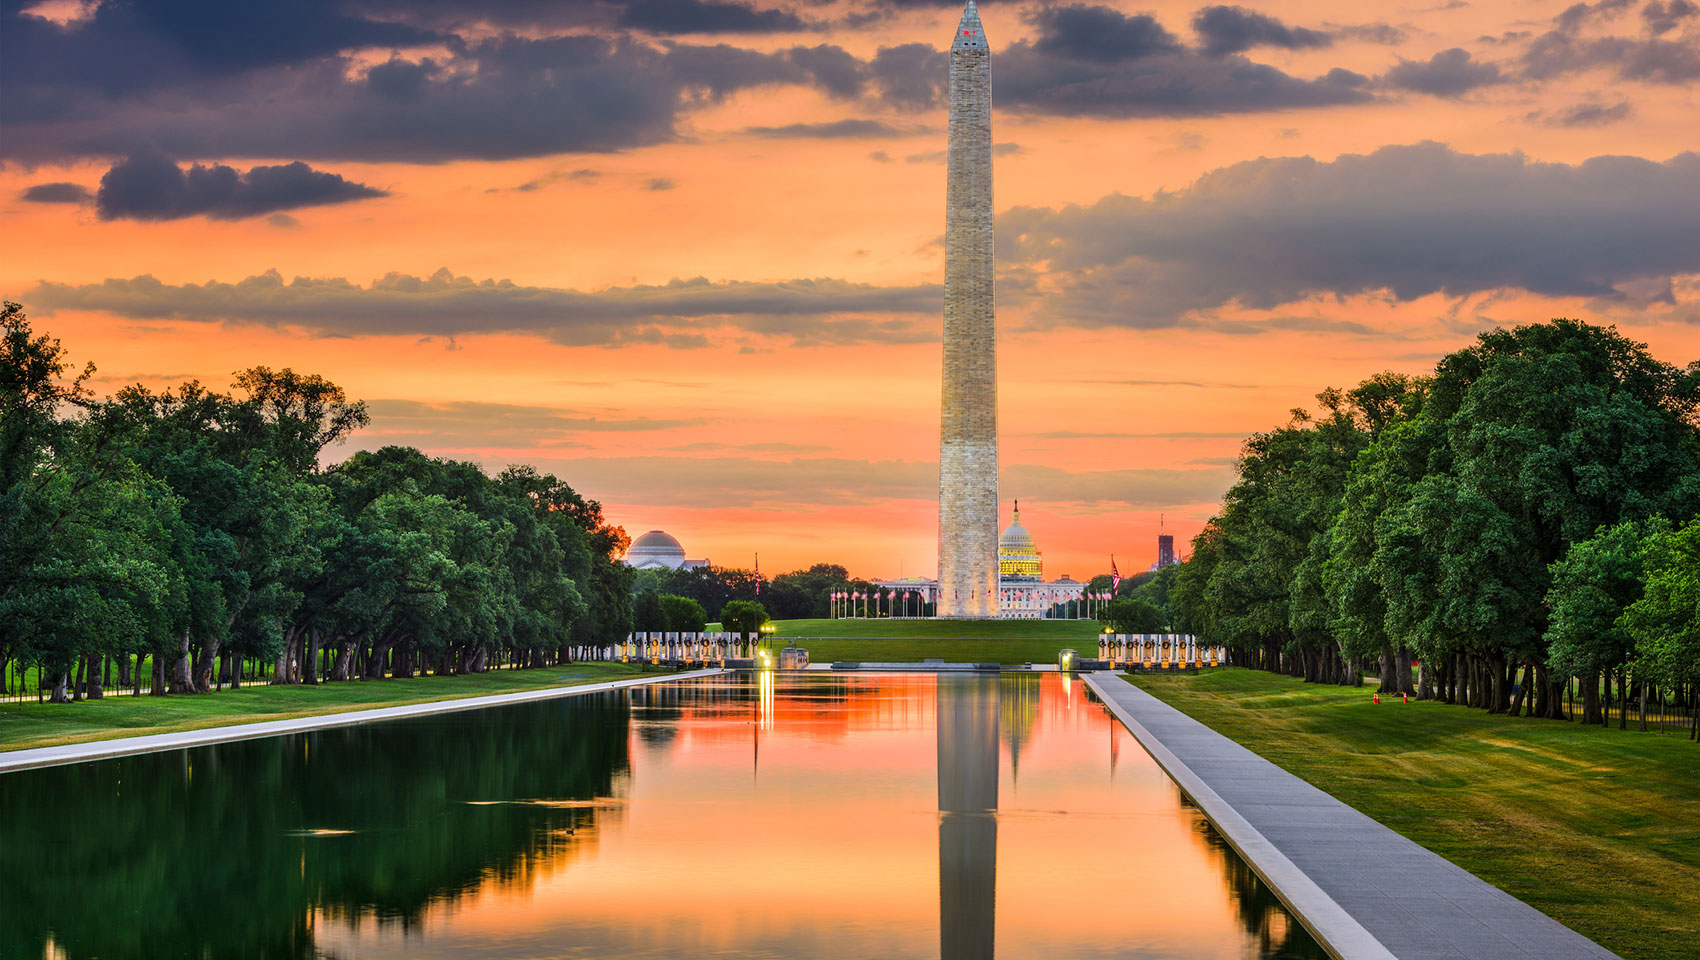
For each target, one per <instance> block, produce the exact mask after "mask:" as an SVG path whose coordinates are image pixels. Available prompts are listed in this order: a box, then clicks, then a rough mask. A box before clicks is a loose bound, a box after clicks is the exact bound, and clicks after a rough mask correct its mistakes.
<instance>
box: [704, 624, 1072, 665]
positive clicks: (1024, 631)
mask: <svg viewBox="0 0 1700 960" xmlns="http://www.w3.org/2000/svg"><path fill="white" fill-rule="evenodd" d="M774 627H775V628H776V629H775V631H774V634H773V637H772V639H770V641H769V643H768V645H769V646H770V647H772V648H775V649H777V648H779V647H783V646H785V645H786V644H787V643H789V642H791V640H793V639H795V640H796V642H797V645H798V646H800V647H807V648H808V650H809V659H810V660H812V661H813V662H815V663H830V662H833V661H835V660H855V661H861V662H871V663H902V662H910V661H917V662H918V661H921V660H925V659H927V658H929V657H937V658H939V659H942V660H945V661H948V662H951V663H1028V662H1031V663H1056V662H1057V652H1058V651H1060V650H1062V649H1063V648H1064V647H1071V648H1073V649H1075V650H1077V651H1079V652H1080V653H1082V654H1084V655H1086V656H1097V653H1098V646H1097V643H1098V641H1097V636H1098V624H1097V622H1096V621H1093V620H775V621H774ZM710 629H714V628H713V627H712V626H711V627H710Z"/></svg>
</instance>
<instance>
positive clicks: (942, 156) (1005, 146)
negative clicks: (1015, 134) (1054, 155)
mask: <svg viewBox="0 0 1700 960" xmlns="http://www.w3.org/2000/svg"><path fill="white" fill-rule="evenodd" d="M1025 152H1026V151H1025V150H1023V149H1022V148H1021V144H1019V143H994V144H992V156H994V157H1013V156H1015V155H1017V154H1021V153H1025ZM903 159H904V161H905V162H908V163H944V162H945V161H946V160H949V159H950V151H948V150H928V151H926V152H924V153H912V154H910V155H909V156H907V157H904V158H903Z"/></svg>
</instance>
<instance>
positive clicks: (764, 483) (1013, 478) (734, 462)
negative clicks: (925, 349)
mask: <svg viewBox="0 0 1700 960" xmlns="http://www.w3.org/2000/svg"><path fill="white" fill-rule="evenodd" d="M1235 436H1240V435H1239V434H1236V435H1235ZM538 466H539V468H540V469H547V470H551V471H559V472H561V473H562V474H563V475H566V476H570V477H572V480H573V487H574V489H577V490H579V491H580V492H581V493H583V494H584V495H585V496H587V497H595V498H599V499H602V500H604V501H605V502H610V501H615V500H617V501H618V502H620V503H622V504H626V505H641V506H674V507H716V506H724V505H725V504H726V503H729V502H736V503H740V504H744V505H746V506H750V507H753V508H757V509H761V508H781V507H791V506H799V505H809V506H811V507H815V506H845V505H860V504H868V503H873V502H876V501H880V500H923V501H924V500H931V499H935V498H936V497H937V496H938V482H939V468H938V464H937V463H936V462H931V461H917V460H883V461H881V460H856V459H850V458H839V457H795V458H790V459H756V458H752V457H688V456H683V457H675V456H641V457H625V458H612V457H580V458H574V459H572V460H570V461H567V462H563V463H559V464H556V463H551V462H549V461H548V460H547V458H544V459H543V460H541V461H540V462H539V464H538ZM680 476H689V477H690V478H691V482H690V483H679V482H678V478H679V477H680ZM1232 482H1233V473H1232V471H1231V470H1228V469H1225V468H1222V467H1207V468H1202V469H1172V470H1170V469H1130V470H1093V471H1078V472H1076V471H1068V470H1063V469H1060V468H1057V467H1050V466H1044V465H1039V464H1021V463H1008V464H1004V465H1003V467H1002V470H1001V479H1000V481H999V484H1000V486H1001V488H1002V489H1005V490H1011V491H1019V492H1020V496H1021V499H1023V500H1030V501H1031V502H1033V503H1044V504H1061V503H1069V504H1073V503H1086V504H1095V505H1103V506H1120V507H1136V508H1144V507H1161V506H1167V505H1170V504H1181V503H1211V502H1215V501H1216V500H1217V499H1219V498H1220V496H1221V494H1222V492H1223V491H1225V490H1227V488H1228V486H1229V485H1230V484H1231V483H1232Z"/></svg>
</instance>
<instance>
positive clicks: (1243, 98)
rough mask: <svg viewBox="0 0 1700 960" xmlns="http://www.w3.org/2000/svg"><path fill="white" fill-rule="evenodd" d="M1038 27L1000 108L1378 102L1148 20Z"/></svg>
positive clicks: (1340, 79)
mask: <svg viewBox="0 0 1700 960" xmlns="http://www.w3.org/2000/svg"><path fill="white" fill-rule="evenodd" d="M1036 22H1037V24H1038V26H1039V35H1038V36H1037V37H1036V38H1034V39H1033V40H1031V41H1028V40H1021V41H1017V42H1016V43H1014V44H1012V45H1011V46H1010V47H1009V48H1008V49H1006V50H1004V51H1003V52H1002V53H1001V54H999V55H998V57H997V60H996V64H997V66H996V69H994V70H993V71H992V86H993V94H994V99H995V100H996V102H997V103H998V104H999V105H1000V106H1003V107H1009V108H1012V109H1014V110H1016V111H1019V112H1022V113H1039V114H1053V115H1060V116H1099V117H1139V116H1183V117H1184V116H1214V115H1218V114H1224V113H1249V112H1257V111H1265V110H1290V109H1299V108H1305V107H1326V106H1333V105H1337V104H1347V103H1362V102H1365V101H1368V100H1370V99H1372V96H1371V94H1370V93H1369V92H1368V91H1367V90H1366V89H1364V87H1365V86H1366V84H1367V82H1368V78H1366V77H1363V76H1361V75H1359V74H1356V73H1353V72H1351V71H1349V70H1340V69H1335V70H1332V71H1330V72H1328V73H1327V74H1325V75H1324V76H1322V77H1320V78H1318V79H1315V80H1305V79H1300V78H1298V77H1293V76H1289V75H1288V74H1286V73H1283V72H1281V71H1280V70H1278V69H1276V68H1274V67H1270V66H1266V65H1263V64H1259V63H1253V62H1252V61H1250V60H1247V59H1246V58H1245V57H1242V56H1239V55H1238V54H1231V53H1230V54H1226V55H1222V56H1210V55H1205V54H1203V53H1200V52H1198V51H1196V50H1191V49H1188V48H1185V47H1183V46H1181V45H1180V44H1179V41H1178V40H1176V39H1175V38H1174V36H1173V34H1171V33H1169V32H1168V31H1167V30H1165V29H1164V28H1163V27H1162V26H1161V25H1160V24H1158V23H1157V22H1156V21H1155V20H1153V19H1152V18H1151V17H1149V16H1147V15H1144V14H1138V15H1134V16H1128V15H1125V14H1122V13H1121V12H1119V11H1116V10H1112V9H1110V8H1108V7H1101V6H1087V5H1081V4H1075V5H1071V6H1063V7H1051V8H1047V9H1045V10H1044V11H1042V12H1041V13H1039V14H1038V15H1037V19H1036ZM917 46H919V45H917ZM941 56H942V55H941ZM914 99H918V98H914ZM937 101H938V97H937V96H935V97H934V98H933V100H932V101H931V102H933V103H936V102H937Z"/></svg>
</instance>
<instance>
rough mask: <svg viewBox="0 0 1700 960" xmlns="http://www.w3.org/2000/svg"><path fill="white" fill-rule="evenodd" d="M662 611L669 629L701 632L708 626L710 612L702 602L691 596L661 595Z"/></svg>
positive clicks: (680, 631) (682, 631)
mask: <svg viewBox="0 0 1700 960" xmlns="http://www.w3.org/2000/svg"><path fill="white" fill-rule="evenodd" d="M661 612H662V614H663V616H664V617H665V619H666V622H667V629H668V630H671V631H674V632H677V633H701V632H702V630H703V628H704V627H706V626H708V613H707V611H705V610H703V608H702V604H700V603H698V602H696V601H695V600H692V599H691V598H690V597H675V596H673V595H672V594H662V595H661Z"/></svg>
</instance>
